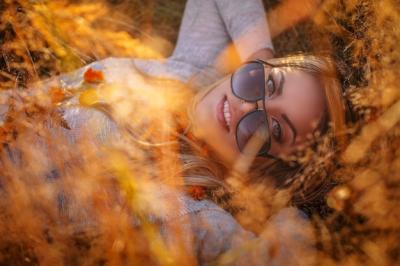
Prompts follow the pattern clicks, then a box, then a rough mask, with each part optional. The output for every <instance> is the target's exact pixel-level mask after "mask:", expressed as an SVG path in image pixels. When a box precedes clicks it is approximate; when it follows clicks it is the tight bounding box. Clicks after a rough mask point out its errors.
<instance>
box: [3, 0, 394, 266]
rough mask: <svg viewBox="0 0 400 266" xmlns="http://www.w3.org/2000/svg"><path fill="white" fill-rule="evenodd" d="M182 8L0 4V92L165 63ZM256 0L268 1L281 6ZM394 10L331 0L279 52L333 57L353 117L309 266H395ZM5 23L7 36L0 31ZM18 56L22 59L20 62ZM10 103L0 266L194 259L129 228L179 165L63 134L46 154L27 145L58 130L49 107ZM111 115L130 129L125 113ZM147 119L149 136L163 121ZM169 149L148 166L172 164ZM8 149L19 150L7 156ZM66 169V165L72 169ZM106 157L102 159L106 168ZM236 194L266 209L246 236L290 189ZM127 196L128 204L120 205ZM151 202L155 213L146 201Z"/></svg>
mask: <svg viewBox="0 0 400 266" xmlns="http://www.w3.org/2000/svg"><path fill="white" fill-rule="evenodd" d="M183 2H184V1H168V4H166V2H165V1H161V0H160V1H123V0H122V1H67V0H62V1H32V2H28V1H19V2H18V1H11V0H3V1H0V3H1V4H2V7H4V6H5V7H4V8H2V11H1V12H2V13H1V14H2V18H3V20H2V29H3V33H4V32H5V34H3V35H2V40H6V41H7V42H4V43H2V46H1V48H2V51H3V61H4V62H3V61H2V62H1V73H2V75H1V81H2V89H12V88H14V87H15V86H16V85H24V86H26V85H27V84H28V82H30V81H34V80H37V79H41V78H44V77H46V76H50V75H54V74H57V73H60V72H65V71H69V70H72V69H76V68H78V67H80V66H82V65H84V64H86V63H88V62H91V61H94V60H96V59H100V58H104V57H108V56H112V55H117V56H129V57H142V58H150V57H155V58H162V57H164V56H166V55H167V54H168V53H169V52H170V51H171V49H172V48H171V47H172V45H171V43H173V42H174V41H175V39H176V36H177V29H178V25H179V19H180V16H181V12H182V10H183ZM264 2H266V3H271V4H272V5H276V4H277V2H278V1H264ZM3 9H4V10H3ZM399 9H400V3H399V2H398V1H396V0H380V1H374V0H349V1H339V0H325V1H323V4H322V6H321V8H320V10H319V11H318V12H317V13H316V14H315V16H314V17H313V18H312V20H310V21H307V22H304V23H303V24H302V25H300V26H297V27H296V28H293V29H291V30H290V31H289V33H285V34H283V35H281V36H279V37H278V39H277V42H276V45H277V50H278V54H280V55H281V54H285V53H287V52H293V51H299V50H300V51H303V52H309V51H313V52H315V53H324V54H326V53H328V54H331V55H332V56H333V57H334V58H335V59H336V60H337V62H338V64H339V74H340V77H341V83H342V85H343V88H344V91H345V93H344V94H345V96H346V97H347V99H348V100H349V102H351V105H352V110H353V118H354V121H352V122H349V128H348V131H347V132H345V134H346V135H348V136H349V138H350V143H349V145H348V146H347V148H346V149H344V150H340V151H337V154H335V157H336V158H337V164H336V165H335V169H334V170H333V171H331V172H329V173H328V175H329V178H331V179H332V180H333V181H334V182H335V183H337V184H339V185H338V186H336V187H335V188H334V189H333V190H332V191H330V192H329V194H328V195H327V196H326V203H327V205H328V206H329V207H330V209H329V211H328V212H325V213H324V215H323V217H321V216H319V215H318V213H313V217H312V223H313V226H314V231H315V233H316V235H317V243H316V246H317V251H318V252H317V262H316V265H339V264H340V265H343V264H344V265H360V264H363V265H396V264H398V263H399V261H400V231H399V230H400V228H399V222H398V221H399V219H400V210H399V208H398V206H399V203H400V180H399V179H400V174H399V173H400V152H399V150H400V149H399V147H400V127H399V119H400V107H399V106H400V93H399V91H400V90H399V88H398V80H399V78H400V74H399V71H398V70H399V69H400V49H399V47H398V44H399V42H400V32H399V31H400V27H399V25H400V11H399ZM8 22H9V23H10V24H12V25H13V26H14V30H13V31H11V30H8V31H4V27H6V26H7V23H8ZM310 35H311V36H312V38H310V39H311V41H310V40H309V37H308V36H310ZM13 36H14V37H13ZM294 43H295V44H294ZM150 44H151V45H150ZM13 54H14V55H17V57H13ZM18 56H19V57H21V58H22V59H21V60H17V59H18ZM16 58H17V59H16ZM11 59H12V60H11ZM7 60H8V61H7ZM6 61H7V62H11V63H12V64H11V67H7V66H8V65H7V64H6V63H7V62H6ZM20 61H21V62H20ZM174 85H175V84H169V86H171V87H172V86H174ZM104 89H105V90H107V88H104ZM132 89H135V88H132ZM175 93H177V92H176V91H174V90H171V94H169V93H166V95H165V96H166V97H167V99H168V97H171V98H174V96H175ZM86 96H87V97H88V98H89V100H88V101H87V102H89V104H88V105H92V103H93V101H94V102H96V99H97V98H96V97H97V95H95V96H93V95H86ZM93 97H94V98H95V99H94V100H93ZM110 101H112V100H110ZM163 101H166V100H165V99H160V101H159V102H157V101H155V102H154V103H153V106H152V108H163V107H165V102H163ZM13 104H14V109H13V110H12V112H10V113H9V117H8V120H7V121H6V123H4V124H3V125H2V127H1V141H2V148H1V157H2V158H1V164H0V169H1V180H0V184H1V188H2V189H1V191H0V195H1V200H0V206H1V210H2V211H1V214H0V234H1V235H2V240H1V241H0V262H1V263H3V264H4V265H12V264H17V265H36V264H43V265H56V264H59V263H60V262H64V263H65V264H72V265H81V264H88V265H91V264H104V263H107V264H111V265H121V264H133V265H144V264H146V265H147V264H148V265H153V264H154V265H183V264H191V263H193V257H192V254H186V253H185V252H184V251H182V250H183V247H181V246H177V247H169V246H167V245H166V243H164V242H163V241H159V240H157V241H155V239H159V233H158V231H157V228H156V227H154V226H153V225H151V224H148V223H146V221H145V219H142V220H141V222H142V223H143V226H142V228H141V229H140V230H138V229H137V228H132V226H131V220H130V219H131V217H132V215H133V216H136V217H143V216H145V215H147V214H148V213H147V212H146V210H144V207H143V206H146V207H149V206H152V205H154V204H155V205H157V206H158V208H159V209H163V208H168V206H164V205H162V204H161V203H160V204H159V205H158V203H157V200H156V199H153V198H151V197H150V198H148V197H147V196H148V195H151V193H147V192H148V190H152V189H154V183H153V182H152V178H151V177H153V175H157V174H155V173H158V172H162V173H165V172H166V171H170V172H175V171H178V169H179V163H177V161H178V159H177V158H175V157H173V156H171V157H168V159H165V158H166V157H165V156H164V157H162V158H164V160H160V162H158V163H157V164H154V160H151V159H152V158H149V155H148V154H146V152H144V151H142V149H141V148H138V147H137V144H135V143H130V145H127V146H125V147H117V148H115V149H113V150H112V151H110V152H108V153H107V156H106V157H105V158H98V157H97V154H96V152H95V151H96V150H97V149H94V148H93V146H90V143H88V142H85V141H82V143H78V144H77V145H76V146H75V147H74V148H73V149H71V147H70V145H68V142H67V141H66V140H65V139H63V138H60V139H59V141H57V143H54V142H49V143H50V145H51V147H50V149H44V148H43V147H40V146H38V147H36V146H34V147H33V148H32V143H36V142H38V139H39V140H41V141H44V142H45V141H46V140H48V139H49V138H50V136H49V134H50V132H48V131H46V130H44V129H43V127H41V126H40V125H41V124H42V123H47V122H48V121H47V120H48V117H49V116H50V117H52V119H53V120H54V121H55V123H60V125H61V126H62V125H63V123H62V121H61V120H60V119H59V115H57V111H56V107H57V106H55V105H54V104H52V103H51V99H49V97H48V96H46V95H40V96H38V98H36V99H30V98H29V97H27V98H25V97H22V98H17V99H16V100H15V101H14V102H13ZM180 104H183V103H180ZM127 106H128V107H127V108H128V110H129V108H134V107H133V106H132V105H127ZM117 115H118V114H117ZM118 119H122V122H124V121H123V119H124V117H119V118H118ZM136 119H137V120H136V121H137V122H138V124H140V123H141V122H143V121H142V120H141V117H140V116H139V117H137V118H136ZM155 120H156V121H155V122H154V123H155V124H154V125H152V126H153V128H157V127H158V126H160V123H161V124H162V123H163V122H165V121H160V119H155ZM161 120H163V119H161ZM167 120H168V119H167ZM163 126H165V125H163ZM166 127H168V126H166ZM146 137H148V136H147V135H146ZM152 137H154V136H152ZM157 137H160V136H159V135H157ZM164 137H165V136H164ZM127 139H128V140H129V136H127ZM99 149H100V148H99ZM169 149H170V150H169ZM174 149H176V147H175V146H173V147H172V148H168V149H167V150H162V151H159V153H157V154H156V155H154V154H153V156H160V154H164V153H166V154H173V153H174V151H175V150H174ZM13 150H18V151H19V153H18V154H15V153H14V154H11V153H10V152H11V151H13ZM93 150H95V151H93ZM60 154H62V155H63V156H60ZM150 157H151V156H150ZM10 158H11V159H12V160H10ZM47 158H52V160H47ZM127 158H130V159H134V160H133V161H135V162H136V163H134V164H132V163H131V161H127ZM328 158H329V157H328ZM149 159H150V161H149ZM323 159H325V158H323ZM65 161H68V162H71V164H68V167H66V165H65ZM104 161H107V162H110V163H109V164H108V165H107V166H104V163H103V162H104ZM322 161H323V160H322ZM16 164H17V165H18V167H16ZM171 165H174V167H176V168H178V169H175V168H174V169H171V167H169V166H171ZM172 168H173V167H172ZM52 169H61V170H60V171H59V172H60V173H57V171H53V170H52ZM316 169H319V168H316ZM157 171H158V172H157ZM110 172H111V174H110ZM57 175H61V176H62V177H63V178H62V179H59V178H58V177H57ZM110 175H111V176H112V177H113V178H109V176H110ZM321 176H324V174H323V173H321ZM44 177H45V178H44ZM44 179H45V180H44ZM49 180H50V182H49ZM127 180H128V181H127ZM231 185H232V186H233V187H235V186H237V188H241V189H243V190H242V194H240V195H242V196H243V195H244V197H247V198H246V199H247V200H248V201H250V202H252V203H254V202H258V201H259V202H260V204H249V205H247V207H249V210H248V211H247V212H243V213H239V214H238V218H239V219H240V220H241V221H242V222H243V223H244V224H247V225H250V226H251V225H252V224H257V223H259V222H263V221H264V217H268V216H269V215H270V213H271V212H274V211H276V210H277V209H279V208H281V207H282V205H285V204H286V202H287V200H288V195H286V193H287V192H286V191H281V192H279V193H276V191H273V190H271V189H270V188H266V187H262V186H256V185H254V186H252V187H245V188H243V187H240V184H236V183H235V182H234V181H232V184H231ZM106 187H110V188H116V187H118V188H119V189H116V190H113V189H110V190H107V189H104V188H106ZM115 191H118V192H117V193H116V192H115ZM67 195H68V196H67ZM146 195H147V196H146ZM68 198H71V200H67V199H68ZM121 198H122V199H123V201H124V202H125V203H126V204H120V200H121ZM238 200H239V201H240V198H239V199H238ZM149 201H152V202H153V203H152V204H149V205H146V204H147V203H148V202H149ZM55 202H57V203H58V204H59V206H57V205H56V204H54V203H55ZM233 202H235V199H234V201H233ZM263 202H268V204H265V205H262V203H263ZM63 204H65V205H68V206H63ZM71 204H76V205H74V206H73V207H71ZM60 205H61V206H60ZM160 206H161V207H160ZM64 207H65V208H66V209H70V210H72V212H71V213H69V214H65V215H64V216H61V217H60V214H59V209H60V208H61V209H63V208H64ZM250 207H251V208H250ZM149 209H151V207H149ZM248 214H251V215H248ZM139 220H140V219H139ZM260 230H261V229H260Z"/></svg>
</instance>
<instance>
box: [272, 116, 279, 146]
mask: <svg viewBox="0 0 400 266" xmlns="http://www.w3.org/2000/svg"><path fill="white" fill-rule="evenodd" d="M271 122H272V124H271V127H272V136H273V137H274V139H275V140H276V141H278V142H281V141H282V128H281V125H280V124H279V122H278V121H277V120H275V119H273V118H272V121H271Z"/></svg>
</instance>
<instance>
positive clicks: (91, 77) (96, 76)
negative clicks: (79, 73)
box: [83, 68, 104, 83]
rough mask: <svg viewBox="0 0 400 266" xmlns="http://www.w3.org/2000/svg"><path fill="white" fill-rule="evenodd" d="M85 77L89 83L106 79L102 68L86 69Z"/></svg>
mask: <svg viewBox="0 0 400 266" xmlns="http://www.w3.org/2000/svg"><path fill="white" fill-rule="evenodd" d="M83 78H84V79H85V82H88V83H99V82H102V81H104V74H103V72H102V71H100V70H94V69H93V68H89V69H88V70H86V72H85V74H83Z"/></svg>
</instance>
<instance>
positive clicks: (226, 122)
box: [216, 95, 231, 132]
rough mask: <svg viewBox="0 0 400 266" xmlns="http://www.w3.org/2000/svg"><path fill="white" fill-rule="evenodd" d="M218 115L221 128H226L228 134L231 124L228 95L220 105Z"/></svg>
mask: <svg viewBox="0 0 400 266" xmlns="http://www.w3.org/2000/svg"><path fill="white" fill-rule="evenodd" d="M216 114H217V120H218V122H219V124H220V125H221V127H222V128H224V129H225V130H226V131H227V132H229V131H230V124H231V112H230V108H229V102H228V99H227V97H226V95H225V96H224V97H223V98H222V99H221V101H220V102H219V103H218V105H217V110H216Z"/></svg>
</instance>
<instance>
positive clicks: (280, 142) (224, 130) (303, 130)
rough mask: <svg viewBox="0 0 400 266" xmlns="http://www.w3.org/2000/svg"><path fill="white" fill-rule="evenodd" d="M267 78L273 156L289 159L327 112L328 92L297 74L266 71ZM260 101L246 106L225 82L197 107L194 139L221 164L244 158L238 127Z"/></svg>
mask: <svg viewBox="0 0 400 266" xmlns="http://www.w3.org/2000/svg"><path fill="white" fill-rule="evenodd" d="M265 77H266V80H265V83H266V84H268V85H266V86H265V87H266V88H265V89H266V95H268V96H267V97H266V98H265V99H264V103H265V108H266V111H267V113H268V121H269V132H270V136H271V146H270V149H269V153H270V154H274V155H278V156H279V155H281V156H282V155H288V154H290V153H291V152H293V151H294V150H295V149H296V147H298V146H299V145H300V144H302V143H304V141H305V140H307V138H309V137H310V136H311V135H312V133H313V131H315V129H316V128H317V126H318V123H319V121H320V120H321V118H322V115H323V113H324V110H325V100H324V93H323V91H322V88H321V86H320V84H319V83H318V81H317V80H316V78H315V77H313V76H312V75H310V74H308V73H306V72H303V71H301V70H298V69H294V68H289V67H275V68H272V69H271V68H270V67H268V66H265ZM271 79H272V81H273V82H271V81H269V80H271ZM260 102H261V103H262V101H258V102H257V103H255V102H245V101H242V100H241V99H239V98H237V97H236V96H235V95H233V94H232V90H231V78H230V76H229V77H227V78H226V79H225V80H223V82H222V83H220V84H219V85H218V86H217V87H215V88H214V89H213V90H211V91H210V92H208V94H206V95H205V96H204V97H203V98H202V99H201V100H200V101H199V102H198V104H197V106H196V108H195V110H194V117H193V120H194V121H193V123H194V126H195V135H196V136H197V137H198V138H200V139H202V140H203V141H204V142H205V143H207V144H208V145H209V146H210V147H211V148H212V149H213V150H214V151H215V152H216V154H217V155H218V156H219V157H220V158H221V159H222V160H223V161H225V162H226V163H229V164H230V163H233V162H234V161H235V159H237V158H238V156H239V154H240V151H239V148H238V146H237V142H236V126H237V124H238V122H239V121H240V119H241V118H242V117H243V116H244V115H246V114H248V113H249V112H250V111H253V110H255V109H256V108H257V105H260ZM261 105H262V104H261ZM259 107H260V106H259Z"/></svg>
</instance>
